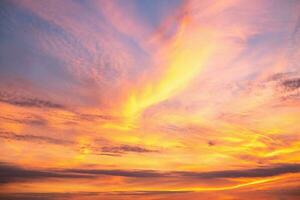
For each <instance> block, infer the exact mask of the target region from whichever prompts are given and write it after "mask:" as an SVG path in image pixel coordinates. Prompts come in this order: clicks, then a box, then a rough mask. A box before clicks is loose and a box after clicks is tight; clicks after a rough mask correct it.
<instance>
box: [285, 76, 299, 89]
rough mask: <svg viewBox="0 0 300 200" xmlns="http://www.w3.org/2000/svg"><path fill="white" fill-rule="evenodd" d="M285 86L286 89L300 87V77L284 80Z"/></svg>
mask: <svg viewBox="0 0 300 200" xmlns="http://www.w3.org/2000/svg"><path fill="white" fill-rule="evenodd" d="M282 85H283V87H284V88H285V89H286V90H295V89H298V88H300V78H295V79H289V80H285V81H283V82H282Z"/></svg>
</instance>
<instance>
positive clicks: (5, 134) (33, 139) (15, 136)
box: [0, 131, 73, 145]
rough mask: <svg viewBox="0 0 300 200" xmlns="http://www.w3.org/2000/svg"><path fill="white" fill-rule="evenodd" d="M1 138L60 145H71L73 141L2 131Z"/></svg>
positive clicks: (0, 132)
mask: <svg viewBox="0 0 300 200" xmlns="http://www.w3.org/2000/svg"><path fill="white" fill-rule="evenodd" d="M0 138H2V139H8V140H18V141H28V142H38V143H50V144H59V145H71V144H73V143H72V141H68V140H62V139H56V138H52V137H47V136H38V135H30V134H16V133H14V132H7V131H0Z"/></svg>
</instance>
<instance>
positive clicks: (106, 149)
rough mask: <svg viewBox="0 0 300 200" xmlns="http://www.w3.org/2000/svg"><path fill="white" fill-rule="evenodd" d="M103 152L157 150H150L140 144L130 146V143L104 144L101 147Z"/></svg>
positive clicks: (119, 152)
mask: <svg viewBox="0 0 300 200" xmlns="http://www.w3.org/2000/svg"><path fill="white" fill-rule="evenodd" d="M101 151H102V152H103V153H110V154H123V153H127V152H134V153H151V152H158V151H157V150H151V149H147V148H144V147H140V146H132V145H120V146H104V147H102V148H101Z"/></svg>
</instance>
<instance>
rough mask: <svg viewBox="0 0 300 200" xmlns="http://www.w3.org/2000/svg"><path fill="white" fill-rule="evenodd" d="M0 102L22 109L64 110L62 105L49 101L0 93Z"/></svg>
mask: <svg viewBox="0 0 300 200" xmlns="http://www.w3.org/2000/svg"><path fill="white" fill-rule="evenodd" d="M0 102H5V103H8V104H11V105H16V106H22V107H36V108H57V109H62V108H64V106H63V105H61V104H58V103H53V102H51V101H47V100H42V99H38V98H34V97H24V96H20V95H16V94H12V93H7V92H3V91H0Z"/></svg>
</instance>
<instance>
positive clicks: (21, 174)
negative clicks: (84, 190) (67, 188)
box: [0, 163, 92, 184]
mask: <svg viewBox="0 0 300 200" xmlns="http://www.w3.org/2000/svg"><path fill="white" fill-rule="evenodd" d="M91 177H92V175H88V174H72V173H66V172H63V173H61V172H59V171H44V170H34V169H25V168H21V167H18V166H15V165H9V164H6V163H0V183H2V184H5V183H10V182H19V181H32V180H42V179H46V178H91Z"/></svg>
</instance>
